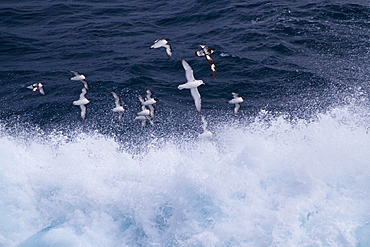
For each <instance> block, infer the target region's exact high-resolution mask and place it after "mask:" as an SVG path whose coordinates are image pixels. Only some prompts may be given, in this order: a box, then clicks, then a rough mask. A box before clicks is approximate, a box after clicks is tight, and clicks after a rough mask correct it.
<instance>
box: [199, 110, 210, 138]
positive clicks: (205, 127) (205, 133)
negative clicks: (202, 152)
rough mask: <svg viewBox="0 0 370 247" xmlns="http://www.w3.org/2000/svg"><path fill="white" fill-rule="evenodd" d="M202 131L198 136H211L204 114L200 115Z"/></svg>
mask: <svg viewBox="0 0 370 247" xmlns="http://www.w3.org/2000/svg"><path fill="white" fill-rule="evenodd" d="M201 118H202V128H203V132H202V133H200V134H199V135H198V137H199V138H210V137H212V136H213V134H212V132H211V131H209V130H208V122H207V120H206V118H205V116H203V115H201Z"/></svg>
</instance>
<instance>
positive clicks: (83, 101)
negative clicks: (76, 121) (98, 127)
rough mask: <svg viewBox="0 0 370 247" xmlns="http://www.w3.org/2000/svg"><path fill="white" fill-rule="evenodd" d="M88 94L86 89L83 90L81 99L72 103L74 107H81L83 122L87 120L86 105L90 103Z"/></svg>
mask: <svg viewBox="0 0 370 247" xmlns="http://www.w3.org/2000/svg"><path fill="white" fill-rule="evenodd" d="M86 93H87V89H86V88H85V87H83V88H82V91H81V94H80V98H79V99H78V100H75V101H73V102H72V104H73V105H78V106H80V109H81V120H82V121H83V120H85V118H86V105H87V104H88V103H90V100H89V99H87V98H86V97H85V95H86Z"/></svg>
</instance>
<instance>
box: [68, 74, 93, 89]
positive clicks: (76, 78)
mask: <svg viewBox="0 0 370 247" xmlns="http://www.w3.org/2000/svg"><path fill="white" fill-rule="evenodd" d="M68 71H69V72H71V73H73V74H74V75H75V76H73V77H71V78H69V79H70V80H72V81H80V82H81V83H82V84H83V85H84V87H85V88H86V89H89V84H88V83H87V81H86V80H85V79H86V76H85V75H83V74H80V73H79V72H77V71H73V70H68Z"/></svg>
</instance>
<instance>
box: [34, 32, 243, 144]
mask: <svg viewBox="0 0 370 247" xmlns="http://www.w3.org/2000/svg"><path fill="white" fill-rule="evenodd" d="M169 41H170V40H169V39H157V40H156V41H154V44H153V45H152V46H150V47H149V49H156V48H161V47H163V48H165V50H166V54H167V56H168V58H169V59H170V58H171V57H172V47H171V45H170V44H169ZM199 47H200V48H201V50H200V51H196V52H195V55H196V56H197V57H203V56H204V57H205V58H206V60H207V62H208V63H209V65H210V67H211V71H212V75H213V77H214V78H216V76H217V74H216V73H217V71H216V62H215V60H214V59H213V57H212V56H211V55H212V53H214V51H215V50H216V49H215V48H212V47H208V46H205V45H199ZM181 63H182V66H183V67H184V70H185V77H186V80H187V81H186V83H184V84H180V85H179V86H178V89H179V90H182V89H189V90H190V93H191V96H192V97H193V99H194V103H195V108H196V110H197V111H198V112H199V113H200V112H201V107H202V101H201V95H200V93H199V91H198V87H199V86H201V85H204V84H205V83H204V82H203V81H202V80H196V79H195V77H194V71H193V69H192V67H191V66H190V65H189V64H188V62H186V61H185V60H184V59H181ZM68 71H69V72H70V73H72V74H73V75H74V76H73V77H71V78H69V79H70V80H72V81H80V82H81V83H82V85H83V87H82V89H81V94H80V97H79V99H78V100H75V101H73V102H72V104H73V105H76V106H79V107H80V110H81V120H82V121H83V120H85V118H86V105H87V104H88V103H90V99H88V98H87V97H86V94H87V93H88V90H89V84H88V82H87V81H86V76H85V75H83V74H81V73H79V72H77V71H73V70H68ZM27 88H29V89H32V92H36V91H39V92H40V94H42V95H45V90H44V83H42V82H38V83H34V84H32V85H30V86H28V87H27ZM111 93H112V95H113V97H114V102H115V107H114V108H113V109H111V110H112V112H116V113H118V120H119V122H120V121H122V118H123V114H124V112H125V111H126V110H127V108H125V107H123V106H122V104H121V100H120V97H119V96H118V95H117V94H116V93H115V92H113V91H112V92H111ZM231 94H232V96H233V98H232V99H231V100H229V101H226V103H228V104H233V105H234V115H237V114H238V111H239V109H240V103H242V102H243V101H244V98H243V97H240V96H239V95H238V94H237V93H234V92H233V93H231ZM137 97H138V99H139V101H140V104H141V111H140V112H138V113H137V114H136V117H135V119H136V120H141V121H142V127H144V126H145V125H146V122H149V123H150V124H151V125H152V126H154V115H155V114H154V112H155V108H154V104H155V103H156V102H158V99H157V98H153V97H152V92H151V91H150V90H149V89H146V96H145V98H143V97H142V96H141V95H137ZM201 120H202V128H203V132H202V133H200V134H199V135H198V136H199V137H200V138H210V137H212V135H213V134H212V132H211V131H209V130H208V122H207V120H206V118H205V117H204V115H201Z"/></svg>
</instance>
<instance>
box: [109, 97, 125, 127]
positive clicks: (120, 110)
mask: <svg viewBox="0 0 370 247" xmlns="http://www.w3.org/2000/svg"><path fill="white" fill-rule="evenodd" d="M111 93H112V95H113V97H114V103H115V105H116V107H114V108H113V109H112V111H113V112H118V121H120V122H121V121H122V117H123V113H124V111H126V110H127V109H126V108H125V107H123V106H122V105H121V103H120V98H119V96H118V95H117V94H116V93H115V92H111Z"/></svg>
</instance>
